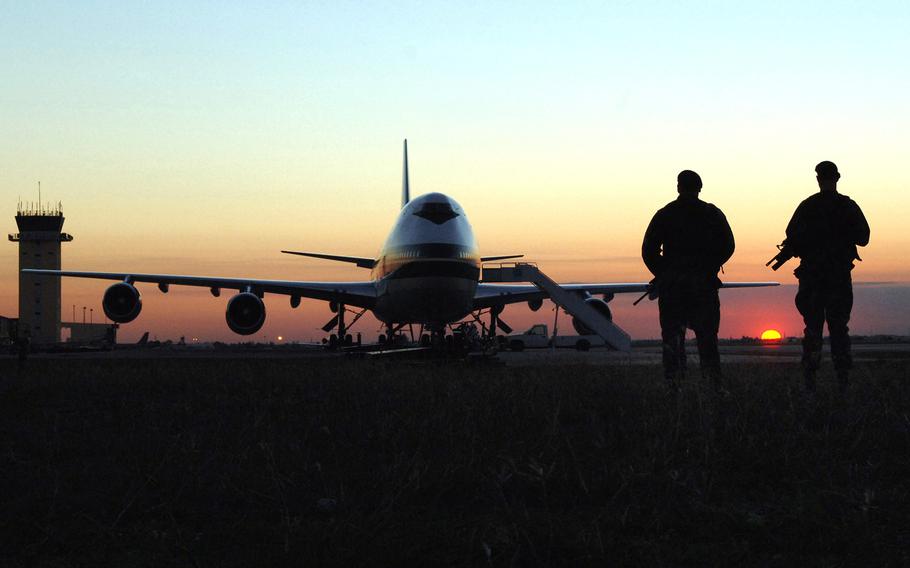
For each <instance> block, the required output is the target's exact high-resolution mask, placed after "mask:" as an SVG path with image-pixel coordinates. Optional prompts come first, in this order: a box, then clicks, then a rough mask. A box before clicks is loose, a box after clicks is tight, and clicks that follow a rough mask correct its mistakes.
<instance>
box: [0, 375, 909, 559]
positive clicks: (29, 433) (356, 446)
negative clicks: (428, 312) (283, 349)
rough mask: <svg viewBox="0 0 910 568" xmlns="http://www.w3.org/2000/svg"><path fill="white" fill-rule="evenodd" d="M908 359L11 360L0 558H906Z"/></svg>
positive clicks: (4, 399)
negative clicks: (684, 367) (677, 362)
mask: <svg viewBox="0 0 910 568" xmlns="http://www.w3.org/2000/svg"><path fill="white" fill-rule="evenodd" d="M908 367H910V362H907V361H888V362H882V363H879V364H871V365H865V366H860V367H859V368H858V369H857V370H856V372H855V373H854V377H855V382H854V384H853V385H852V386H851V389H850V391H849V393H848V394H847V396H846V398H845V399H844V400H839V399H838V397H836V396H835V394H834V389H833V387H832V385H831V380H832V377H831V372H830V369H827V370H826V371H825V373H823V375H822V377H821V380H822V382H821V386H820V390H819V393H818V396H817V397H816V398H815V399H814V400H810V399H807V398H806V397H803V396H801V395H800V394H799V392H798V390H795V389H793V386H794V384H795V377H796V376H798V369H797V368H796V367H795V366H791V365H789V364H776V365H765V366H760V365H730V366H727V368H726V371H727V374H728V376H729V377H730V378H731V379H732V381H733V388H732V394H731V395H730V396H729V397H726V398H723V399H718V398H716V397H715V396H714V395H713V394H712V392H711V391H710V389H706V388H704V386H703V385H701V384H700V382H699V381H695V380H693V381H692V382H691V383H689V384H687V385H686V387H685V388H684V390H683V392H682V393H681V395H680V396H679V398H678V399H676V398H673V397H668V396H667V394H666V392H665V390H664V388H663V384H662V382H661V380H660V372H659V369H658V368H656V367H648V366H633V367H629V366H615V367H603V366H601V367H594V366H585V365H577V366H540V367H522V368H511V367H505V366H496V365H474V366H470V365H465V364H447V365H446V364H431V363H423V364H416V363H396V364H395V365H391V364H389V363H387V362H386V363H375V362H369V361H324V360H307V359H297V360H294V359H284V360H268V359H255V360H252V359H250V360H245V359H240V360H226V359H211V360H208V359H189V360H155V359H149V360H141V361H135V360H72V361H62V360H41V359H33V360H30V361H28V365H27V367H26V369H25V370H24V372H23V374H22V376H19V375H18V373H17V369H16V362H15V361H14V360H9V359H5V360H0V377H2V380H0V444H2V446H0V565H3V566H54V567H57V566H123V567H131V566H162V565H169V566H285V565H289V566H304V565H306V566H316V565H336V566H357V565H361V566H367V565H368V566H378V565H398V566H402V565H411V564H421V565H434V566H443V565H487V564H492V565H521V566H532V565H603V564H605V563H607V564H610V565H651V566H703V565H734V564H744V565H754V566H786V565H793V564H796V563H800V564H804V565H818V566H838V565H906V564H910V552H908V550H910V479H908V474H910V380H908Z"/></svg>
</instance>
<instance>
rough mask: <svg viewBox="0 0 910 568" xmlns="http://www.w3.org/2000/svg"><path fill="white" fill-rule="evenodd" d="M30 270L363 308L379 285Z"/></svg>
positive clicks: (370, 305)
mask: <svg viewBox="0 0 910 568" xmlns="http://www.w3.org/2000/svg"><path fill="white" fill-rule="evenodd" d="M22 272H24V273H27V274H41V275H45V276H72V277H75V278H97V279H100V280H120V281H125V280H129V281H130V282H133V283H136V282H150V283H152V284H158V287H159V288H160V289H161V290H162V291H166V290H167V287H168V286H169V285H171V284H173V285H175V286H198V287H202V288H210V289H211V290H212V294H217V293H220V290H221V289H222V288H227V289H229V290H238V291H240V290H245V289H247V288H250V289H251V290H253V291H256V292H261V293H268V294H283V295H286V296H296V297H300V298H314V299H316V300H326V301H333V300H334V301H336V302H340V303H343V304H347V305H350V306H356V307H360V308H371V307H373V303H374V301H375V299H376V287H375V286H374V284H373V283H372V282H296V281H294V280H258V279H255V278H218V277H211V276H180V275H175V274H139V273H131V272H76V271H72V270H37V269H24V270H22Z"/></svg>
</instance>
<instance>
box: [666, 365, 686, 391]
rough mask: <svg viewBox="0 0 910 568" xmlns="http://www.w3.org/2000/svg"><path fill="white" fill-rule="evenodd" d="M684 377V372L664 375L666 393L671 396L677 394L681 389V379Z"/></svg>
mask: <svg viewBox="0 0 910 568" xmlns="http://www.w3.org/2000/svg"><path fill="white" fill-rule="evenodd" d="M685 376H686V372H685V371H679V370H677V371H673V372H668V373H666V374H665V378H666V380H667V393H668V394H671V395H675V394H678V393H679V391H680V389H681V388H682V387H681V383H682V379H684V378H685Z"/></svg>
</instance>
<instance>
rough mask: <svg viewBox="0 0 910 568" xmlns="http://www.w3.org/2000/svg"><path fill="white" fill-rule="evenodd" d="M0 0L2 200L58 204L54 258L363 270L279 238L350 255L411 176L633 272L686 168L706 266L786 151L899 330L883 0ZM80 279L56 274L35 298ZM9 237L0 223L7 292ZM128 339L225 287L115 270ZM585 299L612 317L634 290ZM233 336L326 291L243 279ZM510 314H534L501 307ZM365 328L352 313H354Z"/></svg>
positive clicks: (865, 322)
mask: <svg viewBox="0 0 910 568" xmlns="http://www.w3.org/2000/svg"><path fill="white" fill-rule="evenodd" d="M492 4H494V3H487V2H477V3H471V2H457V3H452V2H422V3H405V2H394V3H393V2H388V3H348V2H263V3H247V2H172V3H168V2H153V3H146V2H143V3H138V2H137V3H132V2H73V3H70V2H59V3H50V2H19V3H11V2H7V3H4V4H3V7H2V8H0V211H5V212H6V213H5V215H0V218H2V219H5V221H4V222H5V223H6V225H7V232H10V233H12V232H15V231H16V227H15V222H14V220H13V216H14V215H15V211H16V203H17V200H18V199H20V198H21V199H22V200H23V201H34V200H36V199H37V182H38V180H41V182H42V189H43V195H44V197H45V199H46V200H47V201H54V202H56V201H62V202H63V208H64V213H65V215H66V218H67V219H66V225H65V228H64V230H65V231H66V232H68V233H71V234H72V235H73V236H74V237H75V239H74V240H73V242H71V243H68V244H64V257H63V258H64V268H67V269H73V270H111V271H135V272H166V273H176V274H202V275H217V276H250V277H260V278H281V279H300V280H338V279H345V280H347V279H350V280H359V279H365V278H366V277H367V275H368V272H367V271H364V270H362V269H357V268H352V267H349V266H346V265H338V264H334V263H329V262H325V261H319V260H315V259H302V258H296V257H289V256H286V255H281V254H279V253H278V251H279V250H281V249H283V248H291V249H297V250H312V251H324V252H330V253H338V254H350V255H359V256H372V255H375V254H376V252H377V251H378V248H379V246H380V245H381V243H382V241H383V240H384V238H385V236H386V234H387V232H388V231H389V229H390V228H391V225H392V222H393V221H394V218H395V215H396V214H397V211H398V208H399V199H400V198H399V192H400V183H401V181H400V176H401V155H400V153H401V140H402V139H403V138H408V140H409V150H410V155H411V185H412V193H414V194H420V193H424V192H429V191H440V192H444V193H446V194H449V195H451V196H452V197H453V198H454V199H456V200H457V201H458V202H459V203H460V204H461V205H462V206H463V207H464V208H465V210H466V211H467V214H468V217H469V219H470V220H471V223H472V225H473V227H474V230H475V232H476V234H477V237H478V240H479V242H480V246H481V252H482V253H483V254H486V255H493V254H507V253H524V254H526V255H527V257H528V259H530V260H534V261H537V262H539V264H540V266H541V268H542V269H543V270H544V271H545V272H547V273H548V274H550V275H551V276H553V277H555V278H557V279H559V280H562V281H596V282H609V281H646V280H648V279H649V278H650V276H649V274H648V273H647V271H646V270H645V268H644V266H643V264H642V263H641V260H640V256H639V253H640V245H641V236H642V233H643V231H644V229H645V227H646V226H647V223H648V221H649V219H650V217H651V215H653V213H654V211H655V210H657V209H658V208H659V207H661V206H662V205H664V204H665V203H666V202H668V201H670V200H672V199H673V198H674V197H675V194H676V192H675V176H676V174H677V173H678V172H679V171H680V170H682V169H694V170H696V171H698V172H699V173H700V174H701V176H702V178H703V179H704V183H705V186H704V190H703V192H702V198H703V199H705V200H706V201H710V202H712V203H715V204H716V205H718V206H719V207H720V208H721V209H723V210H724V212H725V213H726V215H727V218H728V220H729V221H730V224H731V226H732V227H733V230H734V233H735V235H736V240H737V250H736V254H735V255H734V257H733V259H732V260H731V262H730V263H729V264H728V265H727V266H726V267H725V274H724V275H723V278H724V279H727V280H769V279H777V280H780V281H781V282H782V283H784V284H788V285H790V284H794V283H795V279H794V278H793V276H792V269H793V268H794V267H795V262H792V263H791V264H788V265H787V266H786V267H785V268H784V269H782V270H781V271H780V272H779V273H772V272H771V271H770V270H768V269H766V268H765V267H764V263H765V261H766V260H767V259H768V258H770V257H771V256H772V255H773V254H774V252H775V249H774V245H775V244H776V243H778V242H780V240H781V239H782V238H783V231H784V228H785V226H786V223H787V221H788V220H789V217H790V215H791V214H792V212H793V209H794V208H795V207H796V205H797V204H798V203H799V202H800V201H801V200H802V199H804V198H805V197H807V196H808V195H810V194H811V193H813V192H815V191H817V186H816V184H815V178H814V172H813V167H814V165H815V164H816V163H817V162H819V161H821V160H832V161H834V162H836V163H837V164H838V166H839V167H840V170H841V173H842V175H843V177H842V179H841V184H840V190H841V191H842V192H843V193H846V194H848V195H850V196H851V197H853V198H854V199H855V200H856V201H857V202H858V203H859V204H860V205H861V207H862V208H863V210H864V211H865V214H866V217H867V219H868V220H869V223H870V225H871V227H872V238H871V243H870V245H869V247H867V248H866V249H864V250H861V255H862V256H863V258H864V262H862V263H860V264H859V266H858V267H857V269H856V270H855V271H854V279H855V281H857V282H862V283H865V284H862V285H858V286H857V303H856V309H855V312H854V321H853V324H852V326H851V327H852V328H853V329H854V330H855V331H857V332H860V333H874V332H887V333H901V334H908V333H910V310H908V307H907V306H908V303H910V302H908V301H910V284H908V282H910V263H908V261H907V260H906V258H907V255H908V253H910V230H908V228H907V225H908V215H910V182H908V179H910V176H908V172H907V167H908V165H910V155H908V149H910V146H908V143H907V135H908V134H907V133H908V132H910V105H908V102H907V101H908V100H910V73H908V72H907V70H906V69H907V57H908V54H910V34H908V33H907V30H908V29H910V4H908V3H907V2H903V1H901V2H874V3H870V4H867V3H860V2H830V1H829V2H799V3H790V2H751V3H741V2H736V3H730V2H700V3H685V4H686V6H682V4H683V3H679V2H647V1H643V2H625V1H623V2H608V3H594V2H576V3H569V4H568V5H559V6H556V5H554V4H550V3H548V4H543V3H541V4H537V3H528V2H515V3H505V2H502V3H495V5H492ZM106 285H107V284H105V283H104V282H100V281H77V280H73V279H67V280H65V281H64V285H63V306H64V309H63V315H64V319H66V320H68V319H70V318H71V313H72V306H73V305H74V304H75V305H76V306H77V307H78V308H79V312H80V314H79V315H78V316H77V319H79V320H81V306H89V307H94V309H95V311H96V312H97V313H99V314H100V300H101V295H102V293H103V290H104V288H105V287H106ZM17 288H18V282H17V256H16V246H15V245H14V244H13V243H9V242H7V243H6V245H5V246H2V247H0V314H2V315H6V316H15V315H16V314H17V312H18V306H17V300H16V298H17ZM140 290H141V291H142V292H143V299H144V302H145V304H144V309H143V313H142V315H141V316H140V318H139V319H138V320H137V321H135V322H133V323H131V324H128V325H125V326H123V328H122V330H121V337H122V338H123V339H126V340H129V339H133V338H136V337H138V336H139V335H141V333H142V332H143V331H145V330H149V331H150V332H152V334H153V335H156V336H159V337H160V338H162V339H164V338H176V337H178V336H180V335H186V336H187V337H192V336H198V337H200V338H201V339H203V340H209V339H222V340H225V339H227V340H236V339H238V336H235V335H234V334H232V333H231V332H230V331H229V330H228V329H227V326H226V325H225V323H224V305H225V303H226V301H227V298H226V297H225V296H222V297H221V298H212V297H211V296H210V295H209V294H208V291H207V290H193V289H187V288H176V287H175V288H172V290H171V293H170V294H168V295H167V296H164V295H162V294H161V293H160V292H158V291H157V290H156V289H155V287H154V286H152V285H146V286H144V287H143V286H140ZM793 293H794V290H793V288H792V287H790V286H785V287H782V288H780V289H776V290H770V291H738V292H732V291H731V292H725V293H724V295H723V300H724V312H723V313H724V321H723V324H722V327H721V335H722V336H737V337H738V336H740V335H753V336H757V335H759V334H760V333H761V332H762V331H763V330H764V329H767V328H768V327H775V328H778V329H783V330H784V331H785V333H787V334H798V333H799V332H800V328H801V324H800V321H799V318H798V315H797V314H796V311H795V309H794V308H793V304H792V297H793ZM633 299H634V297H633V296H631V295H629V296H620V297H617V299H616V300H615V301H614V303H613V307H614V310H615V313H616V318H617V321H618V323H619V324H620V325H622V326H623V327H625V328H626V329H627V330H628V331H630V332H631V333H632V334H633V336H636V337H654V336H657V335H658V325H657V310H656V305H655V304H654V303H648V304H647V305H645V306H639V307H638V308H635V309H632V308H631V306H630V304H631V302H632V300H633ZM267 305H268V308H269V319H268V320H267V322H266V325H265V327H264V328H263V330H262V332H261V333H260V334H259V335H260V336H266V337H269V338H274V337H275V336H277V335H283V336H284V337H286V338H289V339H301V340H307V339H310V338H314V339H316V338H320V337H321V336H322V333H321V332H320V331H319V330H318V327H319V326H321V325H322V324H323V323H324V322H325V321H327V320H328V319H329V317H330V316H331V314H330V312H329V310H328V308H327V307H326V305H325V304H324V303H320V302H315V301H304V303H303V305H302V306H301V308H300V309H298V310H291V309H290V307H289V306H288V305H287V299H286V298H283V297H267ZM505 315H506V316H507V320H508V321H509V322H510V323H512V324H513V325H516V327H518V324H519V323H520V324H522V325H524V324H526V323H527V324H530V323H531V322H536V321H546V322H547V323H550V322H551V321H552V312H550V311H546V310H542V311H540V312H537V313H536V314H532V313H530V312H529V311H528V310H527V308H526V307H523V306H519V307H512V308H509V309H508V310H507V312H506V314H505ZM360 329H361V331H363V332H364V333H365V334H366V335H369V336H372V335H375V332H376V324H375V322H373V321H370V322H367V324H366V325H365V326H363V327H362V328H360Z"/></svg>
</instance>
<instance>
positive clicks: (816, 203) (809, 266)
mask: <svg viewBox="0 0 910 568" xmlns="http://www.w3.org/2000/svg"><path fill="white" fill-rule="evenodd" d="M815 173H816V179H817V180H818V187H819V189H820V191H819V192H818V193H816V194H815V195H813V196H811V197H809V198H808V199H806V200H805V201H803V202H802V203H800V204H799V207H797V208H796V212H794V213H793V218H792V219H790V223H789V224H788V225H787V240H786V241H784V245H785V248H788V249H790V250H789V252H790V253H791V254H792V255H793V256H797V257H799V258H800V263H799V267H798V268H797V269H796V270H795V271H794V274H795V275H796V277H797V278H798V279H799V291H798V292H797V293H796V308H797V309H798V310H799V313H800V314H802V316H803V321H805V323H806V330H805V335H804V337H803V374H804V378H805V382H806V389H807V390H809V391H814V390H815V375H816V372H817V371H818V367H819V363H820V362H821V354H822V328H823V327H824V325H825V321H827V322H828V334H829V335H830V336H831V357H832V358H833V359H834V368H835V369H836V370H837V378H838V383H839V385H840V388H841V390H842V391H843V390H845V389H846V388H847V382H848V374H849V370H850V368H851V367H852V364H853V360H852V358H851V356H850V336H849V335H848V334H847V331H848V328H847V323H848V322H849V321H850V311H851V309H852V308H853V282H852V279H851V277H850V271H851V270H853V261H854V260H861V259H860V257H859V254H858V253H857V250H856V247H857V245H859V246H866V245H867V244H868V243H869V224H868V223H867V222H866V217H865V216H864V215H863V212H862V210H861V209H860V208H859V205H857V204H856V202H855V201H853V200H852V199H850V198H849V197H847V196H846V195H841V194H840V193H838V192H837V181H838V180H839V179H840V173H839V172H838V171H837V166H836V165H834V163H832V162H827V161H825V162H821V163H819V164H818V165H817V166H815Z"/></svg>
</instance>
